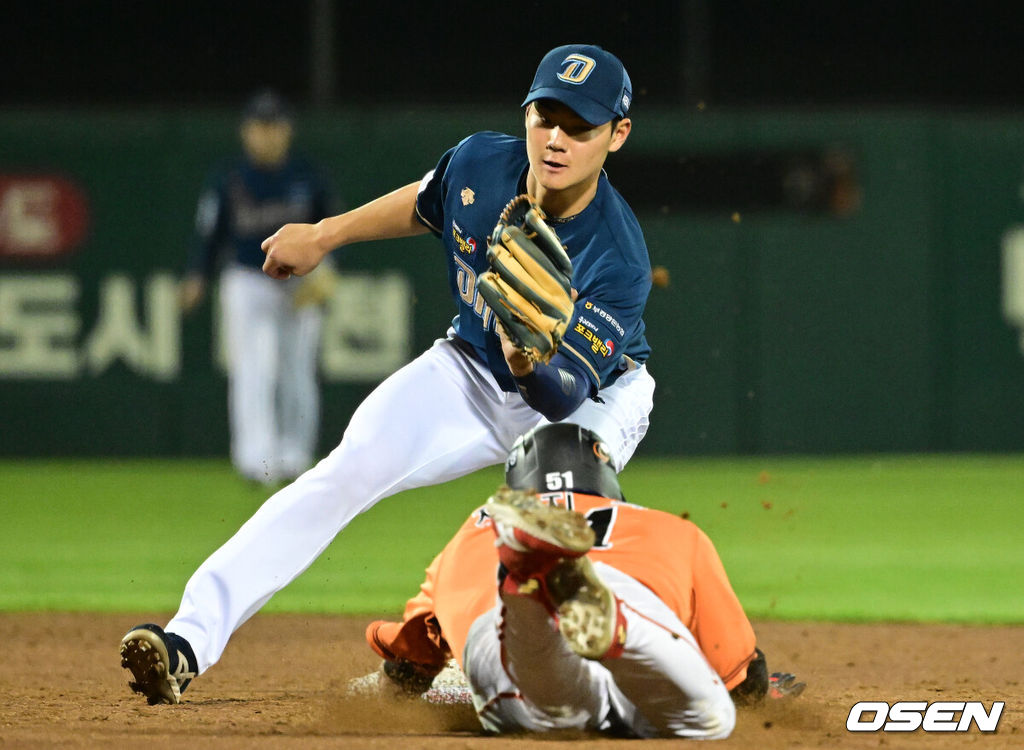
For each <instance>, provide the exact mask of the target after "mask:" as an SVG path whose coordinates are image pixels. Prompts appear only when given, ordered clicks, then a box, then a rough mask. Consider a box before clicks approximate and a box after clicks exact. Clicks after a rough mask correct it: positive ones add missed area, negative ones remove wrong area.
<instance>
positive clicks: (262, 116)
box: [182, 91, 337, 484]
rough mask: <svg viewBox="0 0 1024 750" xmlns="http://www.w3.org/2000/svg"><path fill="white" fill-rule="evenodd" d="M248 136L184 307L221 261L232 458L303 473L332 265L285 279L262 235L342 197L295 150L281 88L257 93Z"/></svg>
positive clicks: (229, 167)
mask: <svg viewBox="0 0 1024 750" xmlns="http://www.w3.org/2000/svg"><path fill="white" fill-rule="evenodd" d="M240 135H241V140H242V146H243V151H244V153H243V155H242V156H240V157H239V158H237V159H235V160H233V161H231V162H229V163H226V164H224V165H223V166H221V167H219V168H217V169H216V170H215V171H214V173H213V174H212V176H211V178H210V179H209V181H208V184H207V186H206V188H205V189H204V191H203V193H202V196H201V197H200V200H199V207H198V211H197V216H196V235H195V240H194V243H193V252H192V253H191V255H190V258H189V264H188V271H187V276H186V278H185V281H184V283H183V285H182V306H183V308H184V309H185V310H186V311H190V310H191V309H193V308H194V307H195V306H196V305H197V304H198V303H199V302H200V300H201V299H202V298H203V296H204V293H205V290H206V287H207V281H208V279H210V278H211V277H212V276H213V275H214V274H215V273H216V272H217V271H218V270H220V272H221V273H220V293H219V298H220V304H221V315H222V317H223V322H224V327H223V330H224V332H225V339H226V341H225V342H224V343H225V344H226V353H227V363H228V382H229V413H230V427H231V459H232V462H233V464H234V466H235V468H236V469H237V470H238V472H239V473H240V474H242V475H243V476H245V477H247V478H249V479H252V480H255V481H259V482H263V483H267V484H271V483H274V482H277V481H279V480H282V479H287V478H294V477H296V476H298V475H299V474H301V473H302V472H303V471H305V470H306V469H307V468H309V466H310V465H311V463H312V460H313V453H314V451H315V449H316V440H317V436H318V427H319V414H320V401H319V387H318V383H317V370H316V368H317V354H318V351H319V342H320V329H321V318H322V315H321V306H320V305H319V304H316V303H318V302H320V301H322V300H321V299H320V298H319V297H318V295H317V291H318V283H317V282H318V281H319V282H321V283H320V284H319V288H322V289H326V288H327V287H328V285H327V284H323V283H322V282H323V281H325V280H326V279H325V278H323V277H324V276H326V275H328V274H329V273H330V271H329V270H327V271H323V272H321V274H320V275H319V276H320V277H321V278H319V279H318V278H317V277H316V276H315V277H313V278H311V279H309V280H307V282H306V283H303V281H301V280H298V279H295V280H292V281H290V282H286V283H285V284H280V283H277V284H275V283H274V282H272V281H271V280H270V279H268V278H267V277H266V275H265V274H263V273H262V270H261V269H262V266H263V251H262V250H261V249H260V243H261V242H262V241H263V239H264V238H265V237H266V236H267V233H268V232H272V231H274V230H275V229H276V228H277V227H279V226H280V225H281V224H282V223H284V222H289V221H302V222H305V221H318V220H319V219H322V218H323V217H325V216H328V215H330V214H332V213H335V212H336V211H337V206H336V205H335V199H334V196H333V192H332V190H331V187H330V186H329V184H328V181H327V179H326V178H325V176H324V174H323V173H322V172H321V170H320V169H318V168H316V167H314V166H313V165H312V164H311V163H310V162H309V161H307V160H306V159H304V158H302V157H300V156H297V155H294V154H293V153H292V152H291V142H292V136H293V117H292V113H291V110H290V108H289V107H288V106H287V104H286V103H285V102H284V101H283V100H282V99H281V97H279V96H278V95H277V94H275V93H273V92H270V91H267V92H262V93H260V94H257V95H256V96H254V97H253V98H252V99H251V100H250V101H249V103H248V104H247V105H246V107H245V109H244V110H243V114H242V123H241V128H240ZM221 266H223V268H222V269H221Z"/></svg>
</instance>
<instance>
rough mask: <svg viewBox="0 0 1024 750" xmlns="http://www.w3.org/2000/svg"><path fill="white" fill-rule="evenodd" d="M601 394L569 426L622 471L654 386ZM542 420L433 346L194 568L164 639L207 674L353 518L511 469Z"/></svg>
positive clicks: (639, 376)
mask: <svg viewBox="0 0 1024 750" xmlns="http://www.w3.org/2000/svg"><path fill="white" fill-rule="evenodd" d="M600 395H601V399H602V401H603V403H598V402H596V401H593V400H589V399H588V400H587V401H585V402H584V403H583V404H582V405H581V406H580V408H579V409H577V410H576V411H575V412H574V413H573V414H572V415H570V417H569V418H568V420H567V421H569V422H574V423H578V424H580V425H582V426H584V427H587V428H589V429H591V430H593V431H594V432H596V433H597V434H598V435H600V436H601V437H602V439H603V440H604V442H605V443H606V444H607V445H608V447H609V449H610V452H611V454H612V460H613V461H614V462H615V463H616V468H621V466H623V465H625V463H626V461H628V460H629V458H630V457H631V456H632V455H633V451H634V450H635V449H636V446H637V444H638V443H639V442H640V440H641V438H643V436H644V433H645V432H646V431H647V425H648V415H649V414H650V411H651V407H652V404H653V401H652V399H653V395H654V380H653V378H652V377H651V376H650V374H649V373H648V372H647V368H646V367H644V366H640V367H638V368H636V369H633V370H631V371H629V372H626V373H624V374H623V375H622V376H621V377H620V378H619V379H618V380H617V381H616V382H615V383H614V384H613V385H611V386H609V387H608V388H605V389H604V390H602V391H601V394H600ZM541 421H543V418H542V417H541V416H540V414H538V413H537V412H536V411H534V410H533V409H531V408H530V407H529V406H527V404H526V403H525V402H524V401H523V399H522V397H521V396H520V395H519V394H518V393H505V392H503V391H502V390H500V389H499V388H498V386H497V384H496V383H495V382H494V379H493V377H492V376H491V375H490V373H489V372H488V370H487V368H486V367H485V366H484V365H482V364H480V363H479V362H477V361H476V360H475V359H473V358H471V357H469V356H467V355H466V354H464V353H463V352H462V351H460V350H459V348H458V347H457V346H455V345H454V344H453V343H452V342H451V341H448V340H439V341H437V342H436V343H435V344H434V346H433V347H431V348H430V349H428V350H427V351H426V352H424V353H423V354H421V355H420V356H419V357H418V358H416V359H415V360H413V361H412V362H410V363H409V364H407V365H406V366H405V367H403V368H401V369H400V370H398V371H397V372H395V373H394V374H392V375H391V376H390V377H389V378H387V379H386V380H385V381H384V382H383V383H381V384H380V385H379V386H378V387H377V388H376V389H375V390H374V391H373V392H372V393H371V394H370V395H369V396H367V398H366V400H365V401H363V403H362V404H361V405H360V406H359V408H358V409H356V411H355V413H354V414H353V415H352V419H351V421H350V422H349V425H348V428H347V429H346V430H345V434H344V436H343V437H342V440H341V444H340V445H339V446H338V447H337V448H335V449H334V450H333V451H332V452H331V453H330V455H328V456H327V457H326V458H324V459H323V460H322V461H320V462H319V463H318V464H317V465H316V466H314V467H313V468H312V469H310V470H309V471H307V472H306V473H305V474H303V475H302V476H301V477H299V478H298V479H297V480H295V482H293V483H292V484H290V485H288V486H287V487H285V488H283V489H282V490H280V491H279V492H277V493H276V494H274V495H273V496H272V497H271V498H270V499H269V500H267V501H266V502H265V503H264V504H263V506H262V507H261V508H260V509H259V510H258V511H257V512H256V513H255V515H253V517H252V518H250V519H249V520H248V521H247V522H246V523H245V524H244V525H243V526H242V527H241V528H240V529H239V530H238V532H237V533H236V534H235V535H234V536H233V537H232V538H231V539H229V540H228V541H227V542H226V543H225V544H224V545H223V546H222V547H221V548H220V549H219V550H217V551H216V552H214V553H213V555H211V556H210V557H209V558H208V559H207V560H206V562H204V563H203V564H202V565H201V566H200V567H199V569H198V570H196V572H195V573H194V574H193V575H192V577H191V578H190V579H189V581H188V583H187V584H186V586H185V593H184V595H183V597H182V602H181V607H180V608H179V610H178V613H177V614H176V615H175V616H174V618H173V619H172V620H171V622H170V623H168V625H167V628H166V630H168V631H171V632H174V633H177V634H178V635H180V636H183V637H184V638H186V639H187V640H188V641H189V643H191V645H192V648H193V650H194V651H195V655H196V659H197V661H198V667H199V671H200V672H203V671H205V670H206V669H208V668H209V667H210V666H212V665H213V664H214V663H216V662H217V660H218V659H219V658H220V656H221V654H222V653H223V651H224V647H225V646H226V645H227V642H228V639H229V638H230V636H231V634H232V633H233V632H234V631H235V629H236V628H238V627H239V626H240V625H241V624H242V623H243V622H245V621H246V620H247V619H248V618H249V617H251V616H252V615H253V614H255V613H256V611H257V610H259V609H260V607H262V606H263V605H264V604H265V603H266V602H267V600H269V599H270V597H271V596H272V595H273V594H275V593H276V592H277V591H279V590H281V589H282V588H284V586H286V585H287V584H288V583H290V582H291V581H292V580H294V579H295V577H296V576H298V575H299V574H300V573H302V572H303V571H304V570H305V569H306V568H308V567H309V566H310V565H311V564H312V563H313V561H314V560H315V559H316V558H317V557H318V556H319V555H320V553H321V552H323V551H324V549H325V548H326V547H327V545H328V544H330V543H331V541H332V540H333V539H334V537H335V535H337V533H338V532H339V531H341V530H342V529H343V528H345V526H347V525H348V523H349V522H350V521H351V520H352V519H353V518H354V517H355V516H356V515H357V514H359V513H362V512H363V511H365V510H367V509H369V508H370V507H371V506H373V505H374V504H375V503H376V502H377V501H378V500H380V499H382V498H385V497H388V496H390V495H394V494H396V493H398V492H401V491H403V490H409V489H413V488H415V487H424V486H428V485H435V484H440V483H442V482H446V481H448V480H451V479H455V478H456V477H460V476H463V475H465V474H469V473H470V472H473V471H476V470H478V469H482V468H483V467H485V466H493V465H494V464H498V463H502V462H504V460H505V457H506V456H507V455H508V452H509V450H510V449H511V447H512V444H513V443H514V442H515V439H516V438H517V437H518V436H519V435H521V434H522V433H524V432H526V431H528V430H530V429H531V428H533V427H534V426H536V425H537V424H538V423H540V422H541ZM477 499H479V498H477Z"/></svg>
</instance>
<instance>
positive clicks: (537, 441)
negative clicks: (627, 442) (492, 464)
mask: <svg viewBox="0 0 1024 750" xmlns="http://www.w3.org/2000/svg"><path fill="white" fill-rule="evenodd" d="M505 483H506V484H507V485H508V486H509V487H511V488H512V489H514V490H528V491H533V492H538V493H544V492H553V491H558V490H570V491H575V492H580V493H583V494H587V495H599V496H601V497H607V498H612V499H614V500H622V489H621V488H620V487H619V480H618V478H617V477H616V476H615V470H614V469H613V468H612V465H611V460H610V458H609V456H608V448H607V447H606V446H605V444H604V443H602V442H601V438H599V437H598V436H597V435H596V434H594V433H593V432H591V431H590V430H588V429H586V428H583V427H580V426H579V425H575V424H568V423H566V422H559V423H558V424H545V425H540V426H539V427H535V428H534V429H532V430H530V431H529V432H527V433H526V434H525V435H523V436H521V437H520V438H519V439H518V440H516V443H515V445H513V446H512V452H511V453H509V454H508V458H507V459H506V460H505Z"/></svg>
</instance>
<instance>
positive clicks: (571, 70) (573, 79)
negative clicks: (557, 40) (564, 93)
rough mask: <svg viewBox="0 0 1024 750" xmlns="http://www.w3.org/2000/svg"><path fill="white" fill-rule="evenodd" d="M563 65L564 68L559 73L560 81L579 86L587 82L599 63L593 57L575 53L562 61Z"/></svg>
mask: <svg viewBox="0 0 1024 750" xmlns="http://www.w3.org/2000/svg"><path fill="white" fill-rule="evenodd" d="M562 65H563V68H562V70H561V72H559V73H558V80H560V81H565V82H566V83H575V84H577V85H578V84H581V83H583V82H584V81H585V80H587V77H588V76H589V75H590V74H591V73H592V72H593V70H594V66H595V65H597V63H596V62H595V61H594V58H592V57H587V56H586V55H581V54H578V53H574V54H571V55H569V56H568V57H567V58H565V59H564V60H562Z"/></svg>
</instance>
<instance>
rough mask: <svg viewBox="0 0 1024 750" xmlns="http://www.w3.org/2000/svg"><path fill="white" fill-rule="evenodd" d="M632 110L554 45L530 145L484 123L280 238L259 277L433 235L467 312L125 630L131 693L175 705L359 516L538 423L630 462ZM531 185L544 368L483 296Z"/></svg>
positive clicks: (577, 58) (639, 372)
mask: <svg viewBox="0 0 1024 750" xmlns="http://www.w3.org/2000/svg"><path fill="white" fill-rule="evenodd" d="M631 102H632V84H631V83H630V79H629V76H628V75H627V74H626V69H625V68H624V67H623V65H622V63H621V61H619V59H618V58H616V57H615V56H614V55H612V54H611V53H609V52H607V51H605V50H603V49H601V48H600V47H596V46H593V45H582V44H573V45H566V46H563V47H558V48H555V49H553V50H551V51H550V52H549V53H548V54H547V55H545V56H544V58H543V59H542V60H541V62H540V65H539V66H538V68H537V71H536V74H535V76H534V80H533V84H532V85H531V87H530V88H529V91H528V93H527V96H526V99H525V101H524V102H523V107H524V110H523V118H524V127H525V131H526V134H525V135H526V137H525V139H524V138H517V137H514V136H509V135H503V134H500V133H494V132H483V133H476V134H474V135H471V136H469V137H467V138H465V139H464V140H463V141H461V142H460V143H459V144H458V145H456V146H454V147H453V148H451V149H450V150H449V151H447V152H446V153H445V154H444V155H443V156H442V157H441V159H440V161H439V162H438V164H437V166H436V168H435V169H433V170H431V171H430V172H428V173H427V174H426V176H424V177H423V178H422V179H421V180H418V181H417V182H413V183H410V184H408V185H406V186H405V187H401V188H398V189H397V190H395V191H393V192H391V193H388V194H387V195H385V196H382V197H381V198H378V199H376V200H374V201H371V202H370V203H367V204H365V205H363V206H360V207H358V208H356V209H354V210H352V211H348V212H346V213H344V214H340V215H338V216H332V217H330V218H328V219H324V220H323V221H320V222H318V223H316V224H287V225H285V226H284V227H282V228H281V229H280V230H278V231H277V232H276V233H275V234H274V235H273V236H271V237H269V238H267V240H266V241H265V242H264V243H263V247H264V250H266V251H267V256H266V262H265V263H264V272H265V273H267V274H268V275H269V276H271V277H273V278H276V279H282V280H287V281H291V280H292V277H293V276H304V275H305V274H307V273H309V272H311V271H312V270H313V269H314V268H316V267H317V266H318V265H319V263H320V262H321V261H322V260H323V259H324V258H325V257H326V255H327V254H328V253H329V252H330V251H332V250H334V249H336V248H339V247H342V246H344V245H350V244H353V243H356V242H364V241H368V240H381V239H388V238H396V237H409V236H414V235H419V234H424V233H426V232H432V233H433V234H434V235H435V236H437V238H438V239H439V240H440V241H441V244H442V247H443V254H442V255H440V257H438V258H437V261H438V262H445V263H447V267H448V282H449V290H450V293H451V295H452V299H453V301H454V303H455V306H456V309H457V315H456V317H455V319H454V320H453V321H452V326H451V328H450V329H449V331H448V335H447V336H446V337H444V338H441V339H438V340H437V341H436V342H435V343H434V345H433V346H432V347H431V348H430V349H428V350H427V351H426V352H424V353H423V354H421V355H420V356H419V357H418V358H416V359H415V360H413V361H412V362H410V363H409V364H407V365H405V366H404V367H403V368H401V369H400V370H398V371H397V372H395V373H393V374H392V375H391V376H389V377H388V378H387V379H386V380H385V381H384V382H382V383H381V384H380V385H378V386H377V388H375V389H374V391H373V392H372V393H370V395H369V396H367V398H366V399H365V400H364V401H363V402H362V404H360V406H359V407H358V408H357V409H356V411H355V413H354V414H353V415H352V419H351V420H350V422H349V425H348V427H347V428H346V430H345V434H344V436H343V437H342V440H341V444H340V445H338V447H337V448H335V449H334V450H333V451H332V452H331V453H330V455H328V456H327V457H326V458H324V459H323V460H322V461H320V462H319V463H318V464H317V465H316V466H314V467H313V468H312V469H310V470H309V471H307V472H306V473H305V474H303V475H302V476H300V477H299V478H298V479H297V480H295V482H293V483H292V484H290V485H288V486H287V487H284V488H283V489H281V490H279V491H278V492H277V493H275V494H274V495H273V496H272V497H271V498H270V499H269V500H267V502H266V503H264V504H263V506H262V507H261V508H260V509H259V510H258V511H257V512H256V514H255V515H253V517H252V518H250V519H249V520H248V521H247V522H246V523H245V524H244V525H243V526H242V528H241V529H239V531H238V532H237V533H236V534H235V535H234V536H233V537H232V538H231V539H229V540H228V541H227V542H226V543H225V544H224V545H223V546H222V547H221V548H220V549H219V550H217V551H216V552H214V553H213V555H211V556H210V557H209V558H208V559H207V560H206V561H205V562H204V563H203V564H202V565H201V566H200V567H199V569H198V570H197V571H196V572H195V573H194V574H193V575H192V577H191V578H190V579H189V582H188V583H187V584H186V586H185V592H184V595H183V597H182V602H181V606H180V608H179V610H178V612H177V614H176V615H175V616H174V618H173V619H172V620H171V621H170V623H168V625H167V631H168V632H166V633H165V631H164V630H163V629H162V628H160V627H158V626H156V625H152V624H146V625H141V626H138V627H136V628H133V629H132V630H131V631H129V632H128V634H127V635H125V637H124V638H123V639H122V643H121V657H122V665H123V666H124V667H125V668H127V669H129V670H130V671H131V673H132V677H133V681H132V686H133V689H134V690H136V691H137V692H141V693H143V694H144V695H145V696H146V697H147V699H149V700H150V702H154V703H156V702H165V703H177V702H178V701H179V700H180V693H181V690H182V689H183V688H184V686H185V685H187V684H188V682H189V680H190V679H191V678H192V677H194V676H195V675H196V674H197V673H201V672H203V671H205V670H206V669H208V668H209V667H210V666H211V665H213V664H214V663H216V661H217V660H218V659H219V658H220V656H221V654H222V653H223V651H224V648H225V646H226V645H227V642H228V639H229V638H230V637H231V634H232V633H234V632H235V630H236V629H237V628H238V627H239V626H240V625H241V624H242V623H243V622H245V621H246V620H247V619H248V618H249V617H251V616H252V615H253V614H254V613H255V612H256V611H257V610H259V608H260V607H262V606H263V605H264V604H265V603H266V602H267V601H268V600H269V599H270V597H271V596H273V595H274V593H275V592H277V591H279V590H280V589H281V588H283V587H284V586H285V585H287V584H288V583H289V582H291V581H292V580H294V578H295V577H296V576H298V575H299V574H300V573H302V572H303V571H304V570H306V568H308V567H309V565H311V564H312V563H313V561H314V560H315V559H316V558H317V556H319V555H320V553H321V552H323V551H324V549H326V548H327V545H329V544H330V543H331V541H332V540H333V539H334V537H335V535H336V534H337V533H338V532H339V531H341V529H343V528H344V527H345V526H347V525H348V523H349V522H350V521H351V520H352V519H353V518H354V517H355V516H356V515H357V514H359V513H362V512H363V511H365V510H367V509H368V508H370V507H372V506H373V505H374V504H375V503H377V502H378V501H379V500H381V499H382V498H385V497H389V496H391V495H394V494H396V493H399V492H402V491H404V490H408V489H412V488H415V487H423V486H427V485H433V484H440V483H442V482H446V481H448V480H451V479H455V478H457V477H461V476H464V475H466V474H469V473H471V472H473V471H476V470H477V469H481V468H483V467H485V466H491V465H494V464H499V463H501V462H503V461H504V460H505V457H506V456H507V455H508V451H509V449H510V448H511V447H512V445H513V443H514V442H515V440H516V439H517V438H518V437H519V436H520V435H522V434H523V433H525V432H527V431H529V430H530V429H532V428H533V427H535V426H536V425H538V424H541V423H542V422H545V421H547V422H560V421H563V420H564V421H568V422H571V423H574V424H579V425H583V426H585V427H587V428H589V429H592V430H594V431H595V432H596V433H597V434H599V435H602V436H603V439H604V440H605V443H606V445H607V447H608V452H609V457H610V461H611V462H612V464H613V466H614V467H615V468H616V469H619V468H621V467H622V466H624V465H625V464H626V462H627V461H628V460H629V459H630V457H631V456H632V455H633V452H634V451H635V449H636V447H637V445H638V444H639V442H640V440H641V439H642V438H643V436H644V435H645V434H646V432H647V426H648V415H649V414H650V411H651V408H652V406H653V395H654V379H653V377H652V376H651V375H650V373H649V372H648V371H647V367H646V365H645V362H646V360H647V357H648V355H649V353H650V347H649V346H648V344H647V339H646V336H645V330H646V328H645V325H644V321H643V311H644V306H645V305H646V302H647V295H648V293H649V292H650V289H651V265H650V260H649V258H648V253H647V245H646V243H645V241H644V237H643V233H642V232H641V230H640V225H639V223H638V222H637V220H636V217H635V216H634V215H633V212H632V210H631V209H630V208H629V206H628V205H627V204H626V202H625V200H624V199H623V198H622V196H620V195H619V194H618V192H616V191H615V189H614V188H613V187H612V186H611V184H610V183H609V181H608V177H607V175H606V174H605V172H604V169H603V167H604V164H605V160H606V159H607V157H608V155H609V154H610V153H613V152H616V151H618V150H619V149H620V148H621V147H622V145H623V144H624V143H625V142H626V138H627V137H628V136H629V133H630V130H631V127H632V121H631V120H630V119H629V117H628V116H627V115H628V112H629V107H630V104H631ZM524 193H528V194H529V195H531V196H533V198H534V199H535V200H536V201H537V203H538V204H539V205H540V206H541V208H542V209H543V211H544V212H545V213H546V215H547V217H548V218H547V220H548V222H549V224H550V225H551V226H552V228H553V229H554V230H555V231H556V232H557V234H558V236H559V238H560V241H561V242H562V243H563V244H564V245H565V246H566V248H567V252H568V254H569V256H570V258H571V259H572V267H573V269H572V288H573V290H574V292H575V295H574V299H575V303H574V306H573V307H572V309H571V317H569V319H568V321H567V327H566V329H565V334H564V338H563V339H562V340H561V342H560V345H559V346H558V348H557V352H556V353H555V354H554V356H553V357H552V358H551V359H550V361H549V362H535V361H533V360H532V359H530V358H528V357H527V356H526V355H525V354H524V353H523V352H522V351H521V350H520V349H518V348H517V347H515V346H513V345H512V344H511V342H510V341H509V339H508V338H507V337H506V336H502V335H501V334H500V332H499V330H498V329H497V328H496V326H495V316H494V314H493V313H492V312H491V310H490V308H489V307H487V305H486V304H484V301H483V299H482V297H481V296H480V294H479V293H478V291H477V289H476V279H477V277H478V276H479V275H480V274H482V273H484V272H486V271H487V270H488V269H489V267H490V264H489V261H488V258H487V245H488V238H489V237H490V235H491V233H492V230H493V229H494V227H495V225H496V223H497V222H498V220H499V217H500V216H501V214H502V211H503V210H504V208H505V206H506V205H508V203H509V202H510V201H511V200H512V199H514V198H516V197H517V196H519V195H521V194H524ZM441 258H443V259H444V260H443V261H442V260H441ZM431 260H432V259H431V258H429V257H425V258H424V259H423V262H424V263H427V262H430V261H431ZM376 325H377V326H380V327H382V328H383V327H386V326H389V325H393V322H392V321H389V320H380V321H377V322H376ZM395 533H396V534H415V533H416V529H396V530H395Z"/></svg>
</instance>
